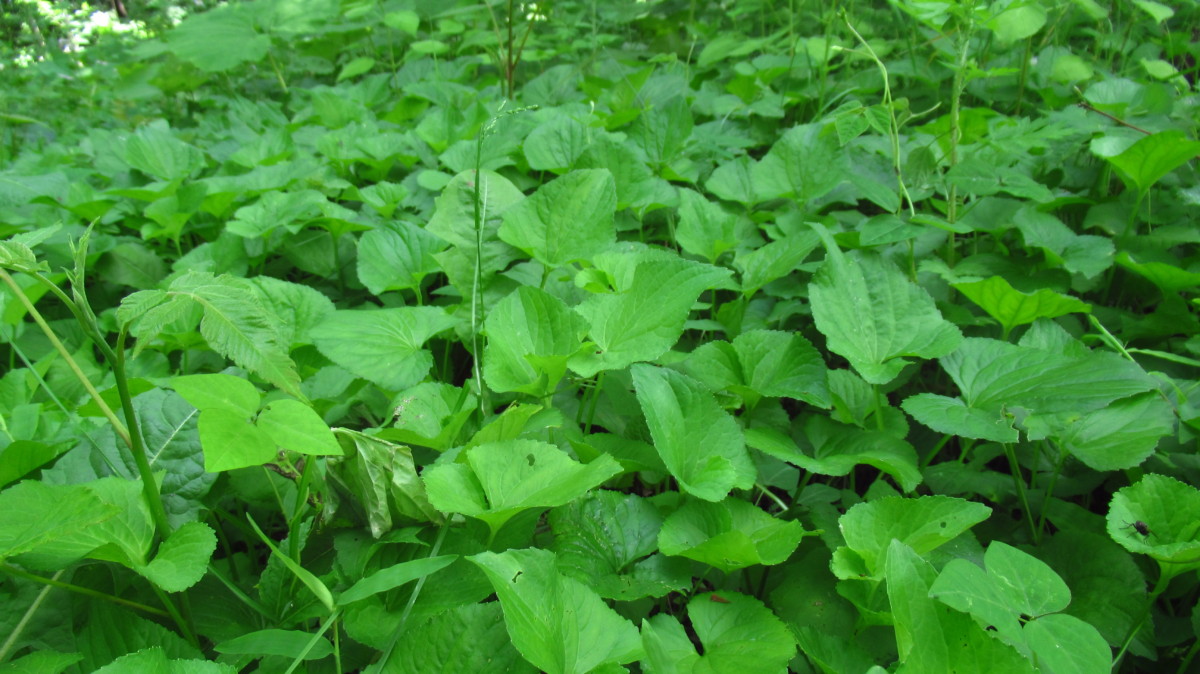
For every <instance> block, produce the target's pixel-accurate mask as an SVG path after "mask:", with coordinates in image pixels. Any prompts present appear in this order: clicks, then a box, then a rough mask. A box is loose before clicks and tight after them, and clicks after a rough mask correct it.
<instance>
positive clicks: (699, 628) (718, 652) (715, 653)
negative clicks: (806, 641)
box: [642, 592, 796, 674]
mask: <svg viewBox="0 0 1200 674" xmlns="http://www.w3.org/2000/svg"><path fill="white" fill-rule="evenodd" d="M688 617H689V618H690V619H691V623H692V629H693V630H694V631H695V633H696V636H697V637H698V638H699V640H700V645H701V646H702V647H703V649H704V654H703V655H701V654H698V653H697V652H696V647H695V646H693V645H692V643H691V641H690V640H689V639H688V636H687V633H686V632H685V631H684V629H683V626H682V625H680V624H679V621H678V620H677V619H676V618H674V617H672V616H670V615H667V614H665V613H659V614H657V615H655V616H653V617H651V618H649V619H647V620H643V621H642V641H643V643H644V644H645V649H646V655H647V658H646V662H648V663H649V664H650V665H651V666H653V668H654V671H655V672H714V673H720V674H735V673H736V672H782V671H785V670H786V669H787V663H788V661H789V660H791V659H792V658H793V657H795V655H796V640H795V637H793V636H792V633H791V631H790V630H788V628H787V626H786V625H785V624H784V623H783V621H782V620H780V619H779V618H778V617H777V616H776V615H775V614H774V613H772V612H771V610H770V609H768V608H767V607H766V606H764V605H763V604H762V602H760V601H758V600H757V599H755V598H753V597H747V596H746V595H743V594H739V593H737V592H721V593H702V594H698V595H696V596H695V597H693V598H692V600H691V601H690V602H688Z"/></svg>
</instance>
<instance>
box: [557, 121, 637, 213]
mask: <svg viewBox="0 0 1200 674" xmlns="http://www.w3.org/2000/svg"><path fill="white" fill-rule="evenodd" d="M575 168H580V169H588V168H595V169H601V168H602V169H608V171H609V173H611V174H612V176H613V182H614V183H615V184H616V187H617V209H618V210H623V209H626V208H629V207H631V206H635V207H636V206H640V205H644V204H645V203H646V202H648V201H650V200H651V199H652V198H653V196H654V192H655V186H656V184H657V183H656V178H655V177H654V174H653V173H652V172H651V171H650V168H649V167H647V166H646V162H645V161H644V160H643V159H642V158H640V157H638V155H637V153H636V152H635V151H634V150H633V148H632V147H631V146H630V144H628V143H622V142H619V141H617V140H614V139H613V138H611V137H610V136H608V135H602V136H600V137H598V138H596V139H595V140H593V141H592V143H591V144H590V145H588V147H587V149H586V150H584V152H583V154H582V155H580V157H579V161H577V162H576V164H575Z"/></svg>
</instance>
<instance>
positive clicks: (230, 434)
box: [199, 408, 276, 473]
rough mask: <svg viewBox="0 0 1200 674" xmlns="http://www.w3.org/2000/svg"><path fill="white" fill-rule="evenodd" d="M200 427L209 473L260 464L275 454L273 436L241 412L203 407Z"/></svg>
mask: <svg viewBox="0 0 1200 674" xmlns="http://www.w3.org/2000/svg"><path fill="white" fill-rule="evenodd" d="M199 428H200V444H201V446H203V447H204V469H205V470H206V471H208V472H210V473H219V472H221V471H225V470H234V469H237V468H246V467H248V466H261V465H263V464H264V463H268V462H270V461H271V460H272V459H274V458H275V454H276V449H275V442H274V441H273V440H272V439H271V436H269V435H267V433H266V432H265V431H263V430H262V429H261V428H259V427H257V426H254V425H252V424H251V422H250V420H249V419H247V418H246V417H245V416H244V415H242V414H240V413H238V412H230V411H229V410H225V409H219V408H217V409H207V410H202V411H201V412H200V421H199Z"/></svg>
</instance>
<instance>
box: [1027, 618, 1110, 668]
mask: <svg viewBox="0 0 1200 674" xmlns="http://www.w3.org/2000/svg"><path fill="white" fill-rule="evenodd" d="M1025 639H1026V641H1027V642H1028V643H1029V647H1030V648H1031V649H1033V652H1034V654H1035V655H1036V656H1037V659H1038V663H1039V664H1041V665H1042V667H1043V668H1044V669H1046V670H1050V671H1053V672H1055V673H1056V674H1059V673H1061V674H1088V673H1089V672H1107V671H1110V670H1111V669H1112V666H1113V662H1112V649H1111V648H1109V645H1108V642H1106V641H1105V640H1104V637H1103V636H1101V635H1100V632H1098V631H1097V630H1096V628H1095V627H1093V626H1092V625H1091V624H1090V623H1087V622H1084V621H1083V620H1080V619H1079V618H1076V617H1075V616H1073V615H1067V614H1065V613H1056V614H1054V615H1048V616H1043V617H1042V618H1039V619H1037V620H1033V621H1030V622H1028V623H1025Z"/></svg>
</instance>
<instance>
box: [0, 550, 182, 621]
mask: <svg viewBox="0 0 1200 674" xmlns="http://www.w3.org/2000/svg"><path fill="white" fill-rule="evenodd" d="M0 571H3V572H4V573H7V574H10V575H13V576H16V577H18V578H24V579H25V580H29V581H33V582H35V583H42V584H43V585H48V586H50V587H57V588H60V589H63V590H70V591H71V592H75V593H77V594H82V595H85V596H88V597H93V598H95V599H103V600H104V601H109V602H112V603H114V604H120V605H121V606H127V607H129V608H133V609H137V610H139V611H144V612H146V613H150V614H152V615H156V616H159V617H162V618H169V617H171V615H170V614H169V613H167V612H166V611H163V610H160V609H156V608H154V607H153V606H146V605H145V604H139V603H137V602H135V601H129V600H128V599H122V598H121V597H117V596H115V595H111V594H105V593H103V592H98V591H96V590H93V589H91V588H90V587H83V586H82V585H73V584H71V583H64V582H62V581H61V580H57V579H58V576H59V574H55V575H54V577H53V578H46V577H45V576H39V575H37V574H33V573H29V572H28V571H25V570H24V569H19V568H17V567H15V566H12V565H10V564H6V563H4V562H0ZM151 585H152V586H153V583H152V584H151Z"/></svg>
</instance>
